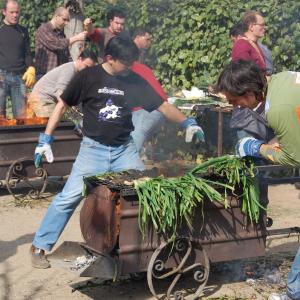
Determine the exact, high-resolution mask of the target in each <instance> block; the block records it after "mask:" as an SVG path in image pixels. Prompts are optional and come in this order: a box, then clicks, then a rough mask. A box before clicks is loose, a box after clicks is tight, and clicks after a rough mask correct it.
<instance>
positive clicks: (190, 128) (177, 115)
mask: <svg viewBox="0 0 300 300" xmlns="http://www.w3.org/2000/svg"><path fill="white" fill-rule="evenodd" d="M157 110H158V111H160V112H161V113H162V114H163V115H164V116H165V117H166V118H167V119H168V120H170V121H172V122H175V123H178V124H180V127H181V128H182V129H184V130H185V141H186V142H187V143H190V142H192V140H194V141H195V142H199V141H200V142H204V141H205V139H204V132H203V130H202V128H201V127H200V126H199V125H198V123H197V121H196V120H195V119H194V118H187V117H186V116H185V115H184V114H183V113H182V112H181V111H180V110H179V109H178V108H177V107H175V106H173V105H172V104H170V103H168V102H167V101H165V102H163V103H162V104H161V105H160V106H159V107H158V109H157Z"/></svg>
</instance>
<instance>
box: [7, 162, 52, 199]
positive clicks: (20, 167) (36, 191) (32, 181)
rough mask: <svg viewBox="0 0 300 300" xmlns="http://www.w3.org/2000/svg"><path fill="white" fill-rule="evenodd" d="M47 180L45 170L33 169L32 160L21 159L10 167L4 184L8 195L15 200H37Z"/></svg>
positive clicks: (41, 168)
mask: <svg viewBox="0 0 300 300" xmlns="http://www.w3.org/2000/svg"><path fill="white" fill-rule="evenodd" d="M47 179H48V176H47V171H46V169H45V168H43V167H40V168H35V166H34V161H33V160H32V159H28V158H22V159H19V160H16V161H15V162H13V163H12V164H11V165H10V167H9V169H8V171H7V173H6V179H5V184H6V188H7V190H8V191H9V193H10V194H11V195H12V196H13V197H14V198H15V199H17V200H20V199H23V198H30V199H37V198H39V197H40V196H41V194H42V193H43V192H44V191H45V189H46V186H47Z"/></svg>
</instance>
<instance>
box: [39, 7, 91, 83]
mask: <svg viewBox="0 0 300 300" xmlns="http://www.w3.org/2000/svg"><path fill="white" fill-rule="evenodd" d="M69 21H70V14H69V12H68V10H67V9H66V8H65V7H58V8H57V9H56V10H55V12H54V14H53V17H52V18H51V20H50V21H49V22H47V23H43V24H42V25H41V26H40V27H39V28H38V30H37V32H36V37H35V62H36V67H37V73H38V77H39V78H40V77H42V76H43V75H44V74H46V73H47V72H49V71H51V70H52V69H54V68H56V67H58V66H60V65H62V64H64V63H66V62H69V61H70V60H71V56H70V52H69V46H71V45H72V44H73V43H75V42H78V41H84V40H85V37H86V34H87V32H86V31H83V32H80V33H78V34H76V35H74V36H73V37H70V38H66V36H65V34H64V32H63V29H64V27H65V26H66V25H67V23H68V22H69Z"/></svg>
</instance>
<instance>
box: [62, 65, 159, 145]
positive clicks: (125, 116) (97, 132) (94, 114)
mask: <svg viewBox="0 0 300 300" xmlns="http://www.w3.org/2000/svg"><path fill="white" fill-rule="evenodd" d="M61 98H62V99H63V101H64V102H66V103H67V104H68V105H69V106H74V105H78V104H80V103H82V109H83V114H84V117H83V134H84V135H85V136H87V137H89V138H92V139H94V140H96V141H98V142H99V143H101V144H104V145H110V146H119V145H122V144H124V143H126V142H127V141H128V139H129V135H130V132H131V131H132V130H133V129H134V127H133V124H132V120H131V118H132V109H133V108H134V107H143V108H144V109H145V110H147V111H153V110H155V109H157V108H158V107H159V106H160V105H161V104H162V103H163V99H162V98H161V97H160V96H159V95H158V94H157V93H156V92H155V91H154V89H153V88H152V87H151V86H150V85H149V84H148V83H147V81H145V80H144V79H143V78H141V77H140V76H139V75H137V74H135V73H133V72H130V73H129V75H128V76H112V75H110V74H108V73H107V72H106V71H105V70H104V69H103V67H102V65H100V66H99V65H98V66H95V67H91V68H86V69H84V70H82V71H80V72H79V73H77V74H76V75H75V76H74V78H73V79H72V80H71V82H70V83H69V85H68V86H67V88H66V89H65V91H64V93H63V94H62V95H61Z"/></svg>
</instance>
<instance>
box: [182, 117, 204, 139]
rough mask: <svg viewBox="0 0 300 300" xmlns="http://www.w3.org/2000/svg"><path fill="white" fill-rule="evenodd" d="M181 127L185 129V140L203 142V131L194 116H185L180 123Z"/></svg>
mask: <svg viewBox="0 0 300 300" xmlns="http://www.w3.org/2000/svg"><path fill="white" fill-rule="evenodd" d="M180 126H181V128H182V129H185V141H186V143H190V142H191V141H192V140H193V139H194V141H195V142H196V143H197V142H199V141H200V142H204V141H205V138H204V132H203V130H202V128H201V127H200V126H199V125H198V123H197V121H196V120H195V119H194V118H187V119H185V120H184V121H183V122H182V123H181V125H180Z"/></svg>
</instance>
